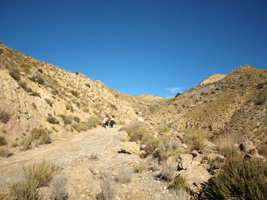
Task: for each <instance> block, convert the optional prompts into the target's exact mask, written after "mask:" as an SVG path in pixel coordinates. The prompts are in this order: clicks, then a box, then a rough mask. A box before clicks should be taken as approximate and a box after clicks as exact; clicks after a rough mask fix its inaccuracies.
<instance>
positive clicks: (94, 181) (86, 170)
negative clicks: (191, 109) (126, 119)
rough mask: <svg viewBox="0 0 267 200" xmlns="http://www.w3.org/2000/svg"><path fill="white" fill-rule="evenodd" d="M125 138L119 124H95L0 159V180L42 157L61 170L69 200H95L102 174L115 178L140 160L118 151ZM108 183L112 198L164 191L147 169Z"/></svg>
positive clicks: (164, 186) (153, 196)
mask: <svg viewBox="0 0 267 200" xmlns="http://www.w3.org/2000/svg"><path fill="white" fill-rule="evenodd" d="M125 139H126V135H125V132H120V131H119V127H114V128H113V129H111V128H107V129H104V128H102V127H98V128H96V129H93V130H89V131H86V132H82V133H76V134H69V135H65V136H64V137H63V138H62V139H60V140H57V141H54V142H52V143H51V144H49V145H43V146H40V147H39V148H36V149H31V150H28V151H24V152H19V153H16V154H15V155H14V156H12V157H10V158H1V160H0V177H1V178H0V183H3V182H6V181H10V180H11V179H15V178H18V176H19V175H20V174H22V167H23V166H25V167H27V166H29V165H32V164H34V163H38V162H41V161H42V160H43V159H45V160H46V161H55V162H56V163H57V164H58V165H59V166H60V167H61V173H62V174H65V176H67V178H68V194H69V199H95V196H96V194H98V193H100V192H101V184H102V180H103V177H104V176H106V175H108V176H110V177H111V180H115V179H116V177H118V176H119V174H120V173H123V172H125V170H128V171H129V170H130V171H133V165H134V164H136V163H142V162H143V160H142V159H141V158H140V157H139V156H138V155H133V154H124V153H118V151H119V150H120V143H121V142H123V140H125ZM94 155H95V156H94ZM93 158H96V159H93ZM112 184H113V186H114V187H115V188H116V191H117V195H116V196H117V197H116V199H158V196H160V195H162V194H164V193H168V190H167V183H165V182H162V181H160V180H158V179H156V178H155V177H154V176H153V173H152V172H150V171H147V170H144V172H143V173H133V174H132V178H131V181H130V182H127V183H119V182H116V181H114V182H113V181H112Z"/></svg>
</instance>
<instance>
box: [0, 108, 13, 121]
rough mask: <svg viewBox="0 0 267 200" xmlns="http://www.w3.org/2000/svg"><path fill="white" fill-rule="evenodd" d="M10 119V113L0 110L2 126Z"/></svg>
mask: <svg viewBox="0 0 267 200" xmlns="http://www.w3.org/2000/svg"><path fill="white" fill-rule="evenodd" d="M10 118H11V115H10V113H8V112H6V111H4V110H1V111H0V121H1V122H2V123H4V124H6V123H7V122H8V121H9V120H10Z"/></svg>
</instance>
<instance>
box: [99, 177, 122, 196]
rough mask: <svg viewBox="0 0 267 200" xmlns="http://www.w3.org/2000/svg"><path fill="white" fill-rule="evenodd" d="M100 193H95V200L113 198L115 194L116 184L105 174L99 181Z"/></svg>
mask: <svg viewBox="0 0 267 200" xmlns="http://www.w3.org/2000/svg"><path fill="white" fill-rule="evenodd" d="M101 189H102V191H101V193H100V194H97V195H96V199H97V200H113V199H115V197H116V195H117V189H118V188H117V185H116V184H115V183H114V181H113V180H112V178H111V177H110V176H108V175H106V176H105V177H104V178H103V181H102V183H101Z"/></svg>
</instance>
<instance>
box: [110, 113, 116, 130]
mask: <svg viewBox="0 0 267 200" xmlns="http://www.w3.org/2000/svg"><path fill="white" fill-rule="evenodd" d="M114 118H115V117H114V115H112V117H111V120H110V124H109V126H110V128H113V125H114V124H115V119H114Z"/></svg>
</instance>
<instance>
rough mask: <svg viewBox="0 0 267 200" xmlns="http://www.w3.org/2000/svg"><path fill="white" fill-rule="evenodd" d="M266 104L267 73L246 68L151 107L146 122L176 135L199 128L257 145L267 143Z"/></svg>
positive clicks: (247, 66) (205, 82)
mask: <svg viewBox="0 0 267 200" xmlns="http://www.w3.org/2000/svg"><path fill="white" fill-rule="evenodd" d="M266 100H267V70H263V69H255V68H253V67H251V66H250V65H245V66H241V67H239V68H237V69H236V70H233V71H232V72H231V73H230V74H228V75H227V76H225V75H219V76H217V75H216V76H215V77H214V76H211V77H209V78H208V79H206V80H204V81H203V82H201V83H200V84H198V85H197V86H195V87H194V88H192V89H189V90H187V91H185V92H184V93H183V94H181V95H177V96H176V97H175V98H172V99H168V100H167V101H166V102H164V103H163V104H162V105H161V106H160V107H156V106H153V107H150V110H151V111H152V112H151V113H150V115H149V116H146V118H149V117H152V118H153V121H154V122H155V121H156V123H157V124H160V125H166V126H169V127H172V128H174V129H175V130H177V131H184V130H185V129H187V128H192V127H194V128H201V129H206V130H208V131H209V132H210V133H211V134H212V135H214V136H217V135H225V134H226V133H230V134H236V135H238V136H242V137H240V139H244V138H248V139H251V140H252V141H254V142H256V143H257V144H260V143H264V142H266V141H267V134H266V133H267V126H266V124H267V102H266Z"/></svg>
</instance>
